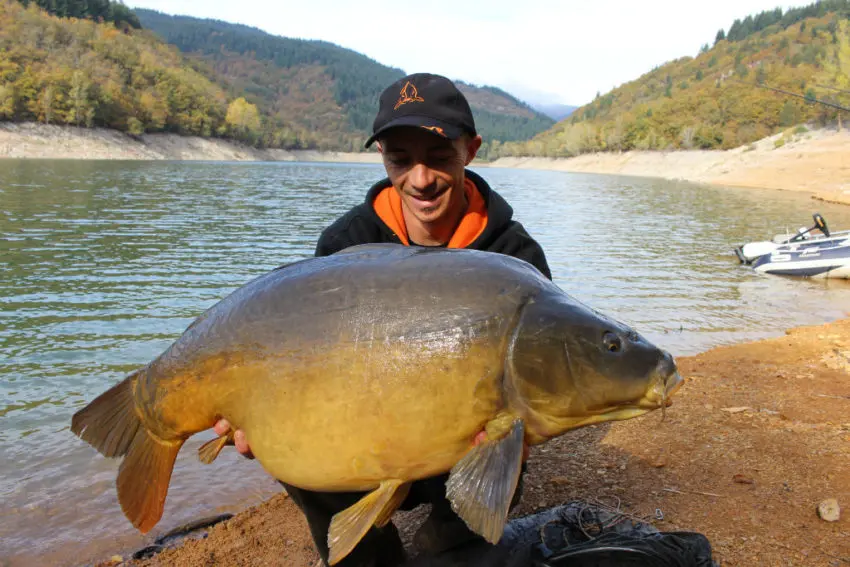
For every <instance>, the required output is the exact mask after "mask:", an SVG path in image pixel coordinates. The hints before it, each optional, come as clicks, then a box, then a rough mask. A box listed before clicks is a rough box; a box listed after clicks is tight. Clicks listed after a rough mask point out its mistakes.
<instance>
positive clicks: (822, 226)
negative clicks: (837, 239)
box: [812, 213, 829, 237]
mask: <svg viewBox="0 0 850 567" xmlns="http://www.w3.org/2000/svg"><path fill="white" fill-rule="evenodd" d="M812 218H813V219H815V226H813V227H812V228H817V229H818V230H820V231H821V232H822V233H823V234H824V236H827V237H828V236H829V228H827V226H826V219H825V218H823V217H822V216H821V214H820V213H815V214H813V215H812Z"/></svg>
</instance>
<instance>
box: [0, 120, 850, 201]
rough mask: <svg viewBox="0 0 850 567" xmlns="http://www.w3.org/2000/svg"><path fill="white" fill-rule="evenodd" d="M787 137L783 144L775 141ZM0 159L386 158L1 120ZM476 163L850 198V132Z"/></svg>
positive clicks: (373, 160) (816, 132)
mask: <svg viewBox="0 0 850 567" xmlns="http://www.w3.org/2000/svg"><path fill="white" fill-rule="evenodd" d="M779 140H782V144H781V145H779V147H777V142H778V141H779ZM0 158H42V159H128V160H211V161H327V162H347V163H380V157H379V155H378V154H377V153H376V152H374V151H369V152H362V153H356V152H318V151H310V150H303V151H287V150H258V149H255V148H250V147H248V146H244V145H241V144H237V143H233V142H229V141H226V140H220V139H208V138H199V137H192V136H177V135H175V134H146V135H143V136H140V137H135V138H134V137H131V136H128V135H126V134H122V133H120V132H117V131H115V130H107V129H103V128H92V129H88V128H74V127H69V126H47V125H44V124H35V123H23V124H14V123H8V122H7V123H3V122H0ZM474 165H475V166H476V167H505V168H519V169H544V170H556V171H569V172H575V173H600V174H611V175H634V176H639V177H658V178H664V179H676V180H683V181H690V182H694V183H707V184H711V185H726V186H736V187H753V188H763V189H783V190H789V191H804V192H809V193H812V194H813V196H814V197H815V198H818V199H823V200H826V201H831V202H836V203H846V204H850V131H848V130H846V129H845V130H843V131H840V132H838V131H835V130H812V131H809V132H805V133H803V134H796V135H790V134H788V135H784V134H777V135H775V136H772V137H770V138H765V139H764V140H761V141H759V142H757V143H755V144H751V145H749V146H746V147H741V148H736V149H734V150H728V151H707V150H706V151H703V150H692V151H677V152H625V153H597V154H587V155H582V156H578V157H575V158H565V159H554V158H539V157H532V158H513V157H512V158H500V159H498V160H496V161H495V162H492V163H489V164H488V163H484V162H479V161H476V162H475V164H474Z"/></svg>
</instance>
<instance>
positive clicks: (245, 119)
mask: <svg viewBox="0 0 850 567" xmlns="http://www.w3.org/2000/svg"><path fill="white" fill-rule="evenodd" d="M225 121H226V122H227V125H228V127H229V128H230V131H231V132H232V133H233V134H234V137H235V138H238V139H240V140H243V141H245V142H248V143H250V144H253V143H255V142H256V140H257V138H258V136H259V134H260V128H261V127H262V124H261V122H260V113H259V111H258V110H257V106H256V105H254V104H251V103H250V102H248V101H247V100H245V99H244V98H243V97H239V98H237V99H236V100H234V101H233V102H231V103H230V104H229V105H228V106H227V116H226V117H225Z"/></svg>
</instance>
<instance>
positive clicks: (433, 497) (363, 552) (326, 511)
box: [281, 463, 525, 567]
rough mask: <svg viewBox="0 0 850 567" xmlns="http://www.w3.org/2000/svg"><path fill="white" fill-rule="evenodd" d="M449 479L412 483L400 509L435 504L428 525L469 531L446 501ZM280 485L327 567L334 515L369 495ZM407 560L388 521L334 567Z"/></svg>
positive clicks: (385, 566)
mask: <svg viewBox="0 0 850 567" xmlns="http://www.w3.org/2000/svg"><path fill="white" fill-rule="evenodd" d="M524 473H525V463H523V466H522V474H520V480H519V483H518V485H517V489H516V492H515V493H514V497H513V500H512V501H511V507H512V508H513V507H514V506H516V505H517V503H519V499H520V496H521V494H522V484H523V483H522V480H523V476H524ZM448 478H449V475H448V474H443V475H440V476H436V477H432V478H427V479H423V480H418V481H416V482H414V483H413V484H411V486H410V492H409V493H408V495H407V498H406V499H405V500H404V502H402V504H401V506H400V507H399V509H401V510H413V509H414V508H416V507H417V506H419V505H420V504H428V503H430V504H431V505H432V506H431V513H430V515H429V516H428V520H426V522H435V523H442V524H452V525H454V526H457V527H456V528H455V530H457V529H460V530H466V531H468V528H466V525H465V524H464V523H463V520H461V519H460V518H459V517H458V516H457V514H455V513H454V510H452V508H451V504H450V503H449V501H448V500H447V499H446V480H447V479H448ZM281 484H282V485H283V487H284V488H285V489H286V492H287V493H288V494H289V496H290V498H292V501H293V502H295V504H296V505H297V506H298V507H299V508H300V509H301V511H302V512H303V513H304V516H305V517H306V519H307V525H308V526H309V527H310V534H311V535H312V537H313V543H314V544H315V546H316V550H317V551H318V552H319V555H320V556H321V557H322V561H324V562H325V564H326V565H327V562H328V528H329V527H330V525H331V518H333V516H334V514H336V513H337V512H341V511H342V510H345V509H346V508H348V507H349V506H351V505H352V504H354V503H355V502H357V501H358V500H360V499H361V498H363V496H365V495H366V494H368V493H367V492H312V491H309V490H302V489H300V488H297V487H295V486H291V485H289V484H286V483H285V482H281ZM469 537H474V538H476V539H480V538H478V536H477V535H475V534H473V533H472V532H469ZM405 559H406V556H405V552H404V546H403V545H402V543H401V538H400V537H399V534H398V530H397V529H396V527H395V526H394V525H393V523H392V522H389V523H388V524H387V525H386V526H384V527H383V528H376V527H373V528H372V529H371V530H369V531H368V532H367V533H366V535H365V536H364V537H363V539H362V540H360V543H358V544H357V547H355V548H354V550H353V551H352V552H351V553H350V554H349V555H348V556H346V557H345V558H344V559H343V560H342V561H340V562H339V563H337V564H336V566H335V567H397V566H399V565H401V564H403V563H404V561H405Z"/></svg>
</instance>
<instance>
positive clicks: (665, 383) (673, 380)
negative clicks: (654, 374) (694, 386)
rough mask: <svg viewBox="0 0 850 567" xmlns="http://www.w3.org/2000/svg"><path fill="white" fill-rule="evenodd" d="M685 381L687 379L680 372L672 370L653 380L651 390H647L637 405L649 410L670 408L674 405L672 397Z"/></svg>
mask: <svg viewBox="0 0 850 567" xmlns="http://www.w3.org/2000/svg"><path fill="white" fill-rule="evenodd" d="M684 383H685V379H684V378H682V375H681V374H679V373H678V372H672V373H671V374H668V375H667V376H664V377H660V376H659V377H658V379H656V380H655V381H654V382H653V384H652V386H651V387H650V388H649V390H647V392H646V395H645V396H644V397H643V399H642V400H640V401H639V402H638V404H637V406H638V407H639V408H645V409H647V410H654V409H658V408H669V407H670V406H671V405H673V400H672V399H671V398H672V396H673V394H675V393H676V392H677V391H678V390H679V388H681V387H682V384H684Z"/></svg>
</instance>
